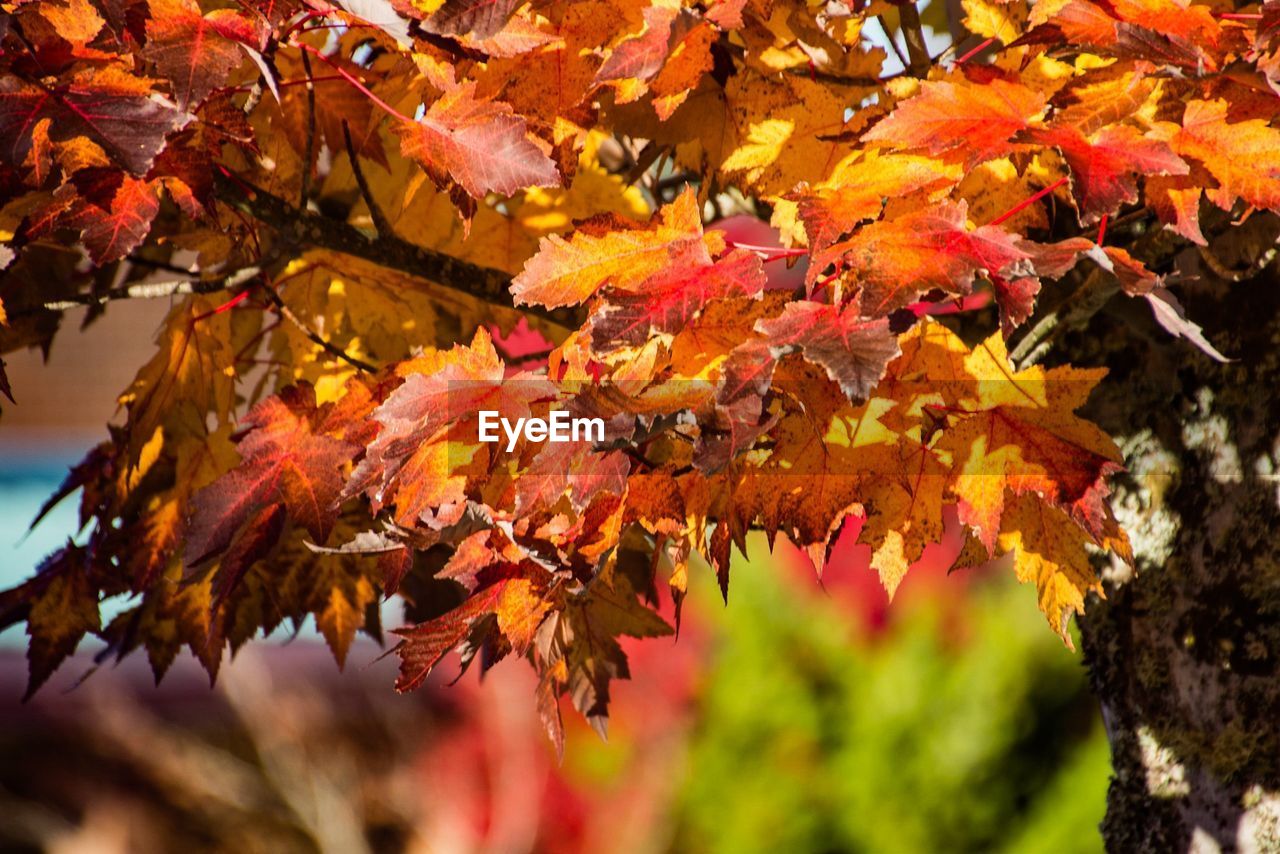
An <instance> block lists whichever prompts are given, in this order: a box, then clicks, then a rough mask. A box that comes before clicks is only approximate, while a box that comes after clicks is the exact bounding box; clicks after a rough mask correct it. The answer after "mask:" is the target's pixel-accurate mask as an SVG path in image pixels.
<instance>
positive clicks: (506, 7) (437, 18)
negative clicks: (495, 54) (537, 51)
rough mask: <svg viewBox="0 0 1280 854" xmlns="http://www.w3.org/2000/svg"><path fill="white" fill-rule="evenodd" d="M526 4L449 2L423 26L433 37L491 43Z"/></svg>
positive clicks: (509, 0)
mask: <svg viewBox="0 0 1280 854" xmlns="http://www.w3.org/2000/svg"><path fill="white" fill-rule="evenodd" d="M521 3H522V0H445V2H444V3H443V4H441V5H440V7H439V8H438V9H437V10H436V11H435V12H434V13H432V15H431V16H430V17H428V18H426V19H425V20H424V21H423V22H422V27H423V29H425V30H426V31H427V32H429V33H436V34H437V35H442V36H461V35H469V36H472V37H474V38H477V39H487V38H489V37H490V36H492V35H494V34H495V33H497V32H498V31H499V30H501V29H502V28H503V27H504V26H506V23H507V20H508V19H509V18H510V17H511V14H512V13H513V12H515V10H516V9H518V8H519V7H520V5H521Z"/></svg>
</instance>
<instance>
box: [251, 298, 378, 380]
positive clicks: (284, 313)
mask: <svg viewBox="0 0 1280 854" xmlns="http://www.w3.org/2000/svg"><path fill="white" fill-rule="evenodd" d="M262 290H263V291H264V292H265V293H266V295H267V299H268V300H269V301H270V302H271V304H272V305H273V306H275V308H276V311H278V312H280V316H281V317H283V318H284V319H285V320H287V321H289V322H290V323H292V324H293V325H294V326H296V327H297V328H298V330H299V331H300V332H302V334H303V335H305V336H307V338H308V339H309V340H310V341H311V343H313V344H315V345H317V346H319V347H320V348H321V349H323V350H324V351H325V352H326V353H328V354H329V355H331V356H333V357H335V358H338V359H341V360H342V361H344V362H346V363H347V364H348V365H351V366H352V367H355V368H358V369H360V370H362V371H368V372H369V373H374V372H376V371H377V370H378V369H377V368H376V367H374V366H373V365H371V364H369V363H368V362H366V361H364V360H363V359H358V358H356V357H355V356H352V355H350V354H349V353H347V351H346V350H343V349H342V348H341V347H339V346H337V345H336V344H331V343H330V342H328V341H326V340H325V339H324V338H321V337H320V333H318V332H316V331H315V330H314V329H312V328H311V327H310V326H308V325H307V324H306V322H304V321H303V319H302V318H301V317H298V315H296V314H294V313H293V309H291V308H289V305H288V303H286V302H285V301H284V298H283V297H281V296H280V294H279V293H277V292H276V289H275V288H273V287H271V285H269V284H267V283H266V282H263V283H262Z"/></svg>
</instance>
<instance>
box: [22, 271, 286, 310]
mask: <svg viewBox="0 0 1280 854" xmlns="http://www.w3.org/2000/svg"><path fill="white" fill-rule="evenodd" d="M261 272H262V267H261V266H259V265H254V266H252V267H243V268H241V269H239V270H236V271H235V272H233V273H228V274H227V275H225V276H218V277H216V278H212V279H175V280H172V281H164V282H140V283H138V284H134V285H125V286H123V287H119V288H111V289H109V290H105V291H101V292H99V293H96V294H94V293H89V294H77V295H76V296H72V297H67V298H66V299H61V300H56V301H53V302H46V303H43V304H42V305H38V306H33V307H31V308H20V309H18V310H16V311H14V312H12V314H13V315H14V316H15V317H20V316H22V315H24V314H36V313H38V312H42V311H67V310H68V309H72V308H79V307H80V306H86V305H103V304H105V303H108V302H112V301H114V300H123V299H162V298H164V297H174V296H186V295H188V294H212V293H217V292H218V291H225V290H231V289H233V288H237V287H239V286H240V285H243V284H246V283H247V282H249V281H252V280H253V278H254V277H255V276H257V275H259V274H260V273H261Z"/></svg>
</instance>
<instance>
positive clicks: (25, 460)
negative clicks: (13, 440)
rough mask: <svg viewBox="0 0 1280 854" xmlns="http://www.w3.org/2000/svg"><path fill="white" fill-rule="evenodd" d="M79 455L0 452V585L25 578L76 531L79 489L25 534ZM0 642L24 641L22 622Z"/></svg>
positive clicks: (0, 586) (13, 643) (70, 453)
mask: <svg viewBox="0 0 1280 854" xmlns="http://www.w3.org/2000/svg"><path fill="white" fill-rule="evenodd" d="M79 457H80V454H78V453H74V452H71V451H68V452H66V453H43V454H38V455H31V454H23V455H21V456H19V455H11V454H3V455H0V589H8V588H10V587H12V586H14V585H15V584H19V583H21V582H22V581H24V580H26V579H27V578H29V577H30V576H31V574H32V573H34V572H35V569H36V567H37V566H39V565H40V561H41V560H43V559H44V558H45V556H46V555H48V554H49V553H50V552H52V551H53V550H54V549H56V548H58V546H60V545H62V544H63V543H65V542H66V540H67V538H68V537H71V536H75V534H76V533H77V532H76V527H77V523H78V519H77V515H78V512H77V511H78V508H79V501H80V497H79V494H78V493H77V494H74V495H71V496H69V497H67V498H66V499H64V500H63V501H62V503H61V504H59V505H58V506H57V507H55V508H53V510H51V511H49V514H48V515H47V516H46V517H45V518H44V519H43V520H42V521H41V522H40V524H39V525H38V526H37V527H36V528H35V529H34V530H31V531H30V532H29V533H28V526H29V525H30V524H31V520H32V519H34V518H35V516H36V513H37V512H38V511H39V510H40V505H41V504H43V503H44V502H45V500H46V499H48V497H49V496H50V495H52V494H53V491H54V490H55V489H57V488H58V484H60V483H61V482H62V479H63V478H64V477H66V474H67V470H68V468H70V466H72V465H74V464H75V462H76V461H77V460H78V459H79ZM0 643H3V644H6V645H15V644H24V645H25V637H24V635H23V629H22V627H21V626H15V627H13V628H10V629H8V630H7V631H4V632H0Z"/></svg>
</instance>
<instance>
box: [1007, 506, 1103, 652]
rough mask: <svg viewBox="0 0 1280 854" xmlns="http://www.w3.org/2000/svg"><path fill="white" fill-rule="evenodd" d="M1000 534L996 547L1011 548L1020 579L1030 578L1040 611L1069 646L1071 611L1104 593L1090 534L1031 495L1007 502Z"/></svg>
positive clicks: (1077, 610) (1026, 579)
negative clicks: (1091, 595)
mask: <svg viewBox="0 0 1280 854" xmlns="http://www.w3.org/2000/svg"><path fill="white" fill-rule="evenodd" d="M1003 525H1004V529H1003V530H1002V531H1001V533H1000V534H999V537H998V540H999V544H1000V549H1001V550H1002V551H1006V552H1012V553H1013V555H1014V557H1013V569H1014V573H1015V574H1016V575H1017V577H1018V580H1019V581H1022V582H1028V581H1030V582H1032V583H1033V584H1035V586H1036V594H1037V597H1038V604H1039V606H1040V610H1041V611H1042V612H1044V615H1045V618H1046V619H1048V621H1049V625H1050V626H1052V627H1053V629H1054V630H1055V631H1056V632H1057V633H1058V634H1059V636H1060V637H1061V638H1062V640H1063V642H1064V643H1065V644H1067V646H1068V647H1072V648H1073V649H1074V646H1073V645H1072V642H1071V637H1070V635H1068V634H1067V623H1068V620H1070V618H1071V615H1072V614H1083V613H1084V597H1085V596H1086V595H1087V594H1088V593H1097V594H1099V595H1102V582H1101V580H1100V579H1099V578H1098V576H1097V574H1096V573H1095V572H1094V570H1093V567H1092V566H1091V565H1090V563H1089V556H1088V554H1087V553H1086V551H1085V544H1086V543H1087V542H1088V537H1087V536H1086V535H1085V532H1084V531H1082V530H1081V529H1080V526H1079V525H1078V524H1076V523H1075V521H1073V520H1072V519H1071V518H1070V517H1069V516H1068V515H1067V514H1066V513H1064V512H1063V511H1061V510H1059V509H1058V508H1056V507H1053V506H1050V505H1048V504H1045V503H1044V502H1043V501H1038V500H1036V499H1035V498H1034V497H1032V496H1019V497H1016V498H1014V499H1013V500H1012V501H1010V502H1009V505H1008V507H1007V508H1006V509H1005V512H1004V517H1003Z"/></svg>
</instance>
